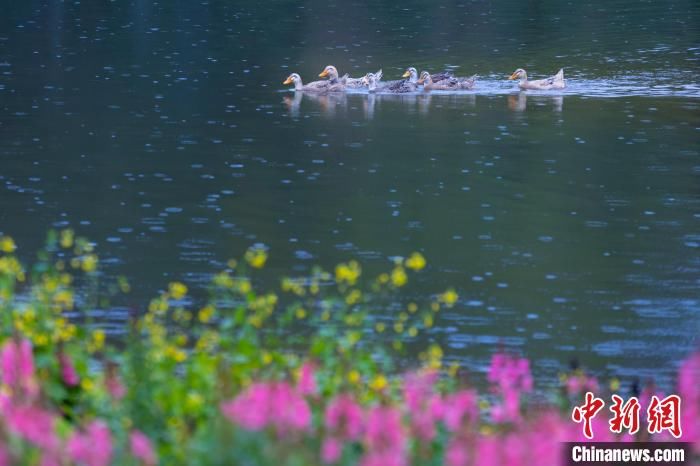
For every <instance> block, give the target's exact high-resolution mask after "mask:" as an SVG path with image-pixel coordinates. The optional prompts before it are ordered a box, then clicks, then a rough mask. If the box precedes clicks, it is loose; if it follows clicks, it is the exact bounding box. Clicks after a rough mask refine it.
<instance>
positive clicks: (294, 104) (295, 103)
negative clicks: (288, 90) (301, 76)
mask: <svg viewBox="0 0 700 466" xmlns="http://www.w3.org/2000/svg"><path fill="white" fill-rule="evenodd" d="M303 98H304V93H303V92H295V93H294V97H290V96H288V95H285V96H284V99H283V101H284V105H286V106H287V111H288V112H289V115H290V116H291V117H292V118H299V107H300V106H301V100H302V99H303Z"/></svg>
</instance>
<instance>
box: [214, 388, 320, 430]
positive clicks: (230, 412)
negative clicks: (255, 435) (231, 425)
mask: <svg viewBox="0 0 700 466" xmlns="http://www.w3.org/2000/svg"><path fill="white" fill-rule="evenodd" d="M221 412H222V413H223V414H224V416H226V417H227V418H229V420H231V421H232V422H235V423H236V424H238V425H240V426H241V427H243V428H244V429H247V430H252V431H258V430H262V429H264V428H265V427H268V426H271V427H274V428H275V429H276V430H277V433H278V434H281V435H284V434H287V433H288V432H290V431H308V430H309V429H310V428H311V408H310V407H309V405H308V403H307V402H306V400H305V399H304V397H303V396H301V395H300V394H299V393H298V392H297V391H296V390H295V389H294V388H293V387H292V386H291V385H289V384H288V383H286V382H278V383H265V382H261V383H255V384H253V385H251V386H250V387H248V388H247V389H246V390H245V391H244V392H242V393H240V394H239V395H238V396H236V397H235V398H234V399H233V400H230V401H227V402H224V403H222V404H221Z"/></svg>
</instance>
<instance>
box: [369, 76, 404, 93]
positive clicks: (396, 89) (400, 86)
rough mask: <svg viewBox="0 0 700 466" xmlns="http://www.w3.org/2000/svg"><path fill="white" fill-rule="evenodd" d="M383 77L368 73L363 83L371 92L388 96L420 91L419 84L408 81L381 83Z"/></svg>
mask: <svg viewBox="0 0 700 466" xmlns="http://www.w3.org/2000/svg"><path fill="white" fill-rule="evenodd" d="M381 77H382V75H381V74H375V73H367V74H366V75H365V76H364V77H363V78H362V82H363V84H364V85H365V86H367V89H368V90H369V92H379V93H386V94H405V93H407V92H415V91H416V90H417V89H418V84H417V83H413V82H411V81H409V80H407V79H402V80H400V81H391V82H388V83H380V79H381Z"/></svg>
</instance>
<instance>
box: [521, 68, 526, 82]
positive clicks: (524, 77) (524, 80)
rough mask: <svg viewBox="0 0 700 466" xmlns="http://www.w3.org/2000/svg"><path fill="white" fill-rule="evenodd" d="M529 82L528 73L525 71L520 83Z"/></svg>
mask: <svg viewBox="0 0 700 466" xmlns="http://www.w3.org/2000/svg"><path fill="white" fill-rule="evenodd" d="M526 82H527V71H523V72H522V74H521V75H520V83H521V84H522V83H526Z"/></svg>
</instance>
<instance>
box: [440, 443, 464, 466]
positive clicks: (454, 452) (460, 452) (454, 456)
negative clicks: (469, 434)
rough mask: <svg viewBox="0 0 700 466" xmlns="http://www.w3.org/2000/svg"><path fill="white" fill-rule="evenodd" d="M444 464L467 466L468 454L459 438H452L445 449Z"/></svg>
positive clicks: (448, 465)
mask: <svg viewBox="0 0 700 466" xmlns="http://www.w3.org/2000/svg"><path fill="white" fill-rule="evenodd" d="M445 464H447V466H467V464H469V454H468V453H467V446H466V443H465V442H464V441H463V440H461V439H460V438H452V439H450V441H449V443H448V444H447V448H446V449H445Z"/></svg>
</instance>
